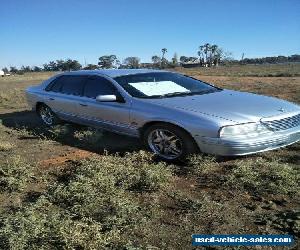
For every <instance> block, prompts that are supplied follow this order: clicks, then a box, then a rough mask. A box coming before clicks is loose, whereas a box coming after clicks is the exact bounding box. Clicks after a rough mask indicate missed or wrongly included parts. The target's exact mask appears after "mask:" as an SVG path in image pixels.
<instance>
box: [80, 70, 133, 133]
mask: <svg viewBox="0 0 300 250" xmlns="http://www.w3.org/2000/svg"><path fill="white" fill-rule="evenodd" d="M98 95H116V96H120V97H121V98H122V96H121V94H120V93H119V91H118V90H117V88H116V87H115V86H114V85H113V84H112V82H111V81H110V80H108V79H106V78H105V77H101V76H96V75H93V76H90V77H88V78H87V80H86V81H85V86H84V89H83V96H82V97H80V103H79V117H80V118H81V119H83V120H84V121H85V122H86V123H87V124H89V125H93V126H99V127H102V128H106V129H109V130H111V131H115V132H119V133H125V134H131V135H133V134H134V133H136V131H135V130H133V129H132V128H131V127H130V119H129V112H130V107H131V104H130V103H129V102H126V101H125V99H124V102H122V101H115V102H99V101H96V97H97V96H98Z"/></svg>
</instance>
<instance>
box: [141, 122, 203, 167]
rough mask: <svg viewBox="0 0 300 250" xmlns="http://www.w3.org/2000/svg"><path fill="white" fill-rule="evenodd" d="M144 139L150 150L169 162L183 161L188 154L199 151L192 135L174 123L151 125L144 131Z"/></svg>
mask: <svg viewBox="0 0 300 250" xmlns="http://www.w3.org/2000/svg"><path fill="white" fill-rule="evenodd" d="M143 141H144V144H145V145H146V147H147V148H148V149H149V150H150V151H152V152H153V153H154V154H156V155H157V156H158V157H159V158H161V159H162V160H164V161H167V162H182V161H184V160H185V159H186V157H187V156H188V155H190V154H195V153H197V152H199V148H198V146H197V144H196V142H195V141H194V139H193V138H192V136H191V135H190V134H189V133H188V132H186V131H185V130H184V129H182V128H180V127H178V126H175V125H172V124H164V123H159V124H155V125H152V126H150V127H149V128H147V129H146V130H145V132H144V133H143Z"/></svg>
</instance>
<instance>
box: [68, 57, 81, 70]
mask: <svg viewBox="0 0 300 250" xmlns="http://www.w3.org/2000/svg"><path fill="white" fill-rule="evenodd" d="M81 67H82V66H81V64H80V63H79V62H78V61H77V60H72V59H67V60H66V61H65V63H64V70H68V71H71V70H79V69H81Z"/></svg>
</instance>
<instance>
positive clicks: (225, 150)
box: [195, 127, 300, 156]
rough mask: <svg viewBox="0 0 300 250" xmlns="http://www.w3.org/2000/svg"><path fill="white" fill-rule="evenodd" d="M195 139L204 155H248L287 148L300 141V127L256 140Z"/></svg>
mask: <svg viewBox="0 0 300 250" xmlns="http://www.w3.org/2000/svg"><path fill="white" fill-rule="evenodd" d="M195 139H196V142H197V144H198V146H199V148H200V150H201V151H202V152H204V153H208V154H215V155H222V156H230V155H247V154H254V153H258V152H263V151H269V150H273V149H277V148H281V147H285V146H288V145H291V144H293V143H295V142H297V141H300V127H295V128H293V129H289V130H284V131H280V132H274V133H270V134H268V135H265V136H262V137H259V138H255V139H240V140H238V139H234V140H229V139H226V140H224V139H222V138H211V137H198V138H195Z"/></svg>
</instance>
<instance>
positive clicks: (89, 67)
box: [83, 63, 99, 70]
mask: <svg viewBox="0 0 300 250" xmlns="http://www.w3.org/2000/svg"><path fill="white" fill-rule="evenodd" d="M98 68H99V67H98V65H95V64H90V63H89V64H88V65H87V66H85V67H84V68H83V69H88V70H95V69H98Z"/></svg>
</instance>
